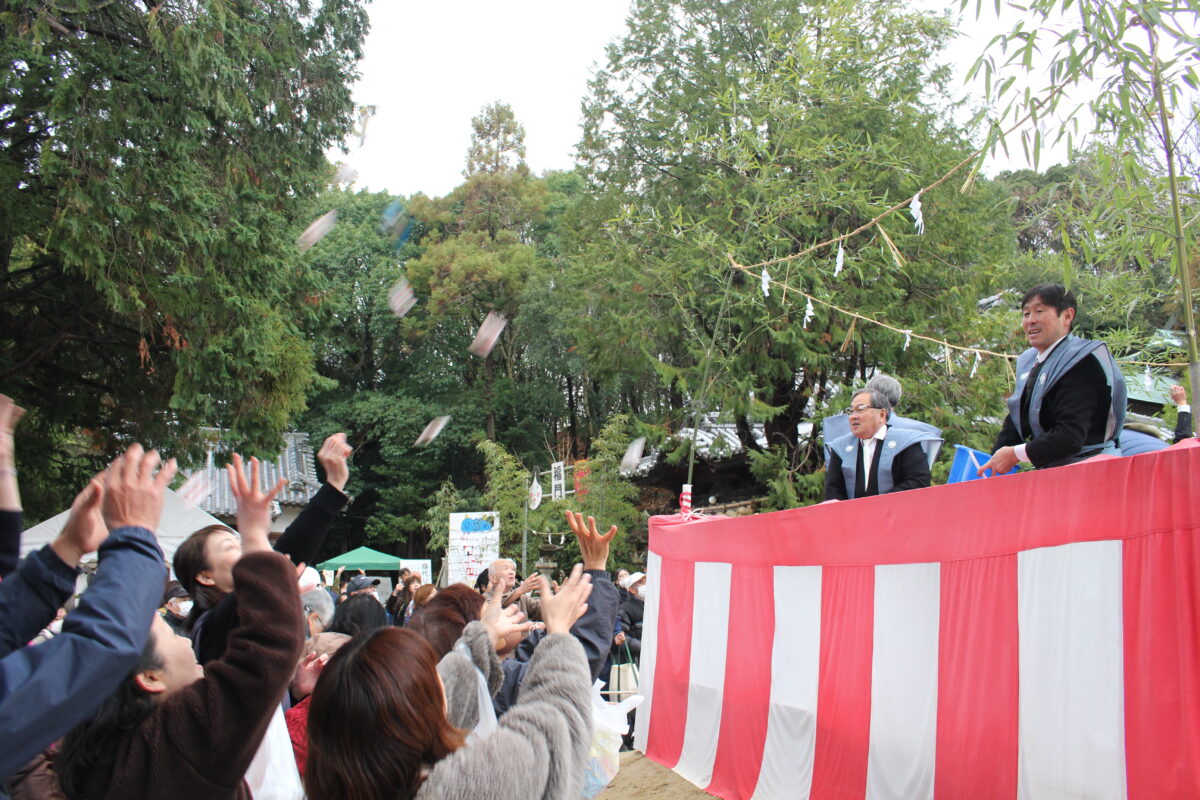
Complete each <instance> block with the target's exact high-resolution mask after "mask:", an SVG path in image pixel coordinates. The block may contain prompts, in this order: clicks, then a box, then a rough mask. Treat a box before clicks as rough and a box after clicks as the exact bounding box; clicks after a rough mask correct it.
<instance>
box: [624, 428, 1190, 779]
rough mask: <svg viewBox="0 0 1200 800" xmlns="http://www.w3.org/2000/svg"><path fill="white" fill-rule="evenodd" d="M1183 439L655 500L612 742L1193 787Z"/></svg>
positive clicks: (936, 774)
mask: <svg viewBox="0 0 1200 800" xmlns="http://www.w3.org/2000/svg"><path fill="white" fill-rule="evenodd" d="M1198 528H1200V445H1197V444H1196V442H1195V440H1191V441H1190V442H1188V443H1185V444H1182V445H1178V446H1176V447H1173V448H1170V449H1168V450H1165V451H1162V452H1159V453H1152V454H1148V455H1144V456H1137V457H1133V458H1121V459H1116V458H1114V459H1094V460H1092V461H1089V462H1085V463H1082V464H1079V465H1075V466H1071V467H1064V468H1059V469H1053V470H1047V471H1045V472H1037V473H1025V474H1020V475H1014V476H1010V477H1002V478H994V479H990V480H985V481H974V482H970V483H962V484H955V485H951V486H938V487H933V488H930V489H922V490H918V491H910V492H902V493H899V494H895V495H886V496H882V497H872V498H864V499H861V500H855V501H851V502H844V503H835V504H829V505H821V506H812V507H808V508H802V509H796V510H793V511H784V512H778V513H773V514H761V515H758V516H756V517H750V518H737V519H724V518H702V519H698V520H690V521H689V520H687V519H684V518H682V517H679V516H672V517H655V518H653V519H652V520H651V524H650V556H649V559H648V562H649V563H648V569H647V572H648V574H649V581H648V584H649V589H648V592H647V601H646V614H645V623H644V630H643V645H642V670H641V675H642V689H643V692H644V694H645V695H646V702H645V704H644V705H643V706H642V708H641V709H640V710H639V711H638V720H637V727H636V746H637V748H638V749H639V750H642V751H643V752H645V753H646V755H647V756H648V757H650V758H651V759H653V760H655V761H658V762H659V763H662V764H664V765H666V766H668V767H671V768H673V769H674V770H675V771H676V772H678V773H679V774H680V775H683V776H684V777H685V778H687V779H688V780H690V781H691V782H693V783H695V784H696V785H697V786H700V787H701V788H703V789H706V790H707V791H708V792H709V793H711V794H714V795H717V796H719V797H723V798H728V799H729V800H733V799H734V798H789V799H791V798H812V800H843V798H845V799H846V800H860V799H861V798H867V799H868V800H883V799H884V798H895V800H920V799H921V798H936V799H937V800H990V799H991V798H995V799H996V800H1018V799H1019V800H1057V799H1058V798H1063V799H1064V800H1065V799H1066V798H1089V800H1092V799H1095V800H1109V799H1111V800H1118V799H1120V800H1124V799H1125V798H1129V800H1142V799H1144V800H1172V799H1173V798H1179V799H1180V800H1182V799H1183V798H1188V799H1189V800H1195V799H1196V798H1200V542H1198V537H1200V531H1198Z"/></svg>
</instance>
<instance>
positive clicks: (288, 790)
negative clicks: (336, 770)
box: [246, 706, 304, 800]
mask: <svg viewBox="0 0 1200 800" xmlns="http://www.w3.org/2000/svg"><path fill="white" fill-rule="evenodd" d="M246 783H247V784H248V785H249V786H250V794H251V795H252V796H253V797H254V800H303V798H304V785H303V784H302V783H301V782H300V770H298V769H297V768H296V751H295V750H293V749H292V737H291V736H289V735H288V729H287V723H286V722H285V721H284V719H283V709H282V708H280V707H279V706H275V713H274V714H272V715H271V724H270V725H268V726H267V733H266V735H265V736H263V740H262V742H261V743H260V744H259V746H258V752H256V753H255V754H254V760H253V761H251V762H250V769H248V770H246Z"/></svg>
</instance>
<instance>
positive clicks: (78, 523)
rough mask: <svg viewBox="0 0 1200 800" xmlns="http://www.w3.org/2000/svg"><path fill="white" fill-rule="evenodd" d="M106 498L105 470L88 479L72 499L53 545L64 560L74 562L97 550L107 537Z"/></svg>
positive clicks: (71, 563)
mask: <svg viewBox="0 0 1200 800" xmlns="http://www.w3.org/2000/svg"><path fill="white" fill-rule="evenodd" d="M103 501H104V473H103V472H102V473H100V474H99V475H97V476H96V477H94V478H92V479H91V480H90V481H88V485H87V486H85V487H83V491H82V492H80V493H79V494H77V495H75V500H74V501H72V503H71V515H70V516H68V517H67V524H66V525H63V529H62V530H61V531H60V532H59V534H58V538H57V539H55V540H54V543H53V544H51V545H50V546H51V547H52V548H53V549H54V552H55V553H57V554H58V557H59V558H61V559H62V560H63V563H64V564H66V565H68V566H71V567H73V566H75V565H77V564H78V563H79V561H80V559H82V558H83V556H84V554H85V553H94V552H96V551H97V550H99V549H100V545H101V544H103V543H104V540H105V539H107V538H108V527H107V526H106V525H105V524H104V517H103V515H101V513H100V505H101V503H102V502H103Z"/></svg>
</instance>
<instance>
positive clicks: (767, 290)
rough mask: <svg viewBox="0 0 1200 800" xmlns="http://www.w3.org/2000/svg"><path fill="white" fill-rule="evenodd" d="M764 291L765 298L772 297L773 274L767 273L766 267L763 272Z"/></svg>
mask: <svg viewBox="0 0 1200 800" xmlns="http://www.w3.org/2000/svg"><path fill="white" fill-rule="evenodd" d="M762 290H763V297H770V296H771V273H769V272H767V268H766V267H763V271H762Z"/></svg>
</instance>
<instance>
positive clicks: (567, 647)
mask: <svg viewBox="0 0 1200 800" xmlns="http://www.w3.org/2000/svg"><path fill="white" fill-rule="evenodd" d="M591 742H592V709H591V686H590V685H589V681H588V663H587V659H586V657H585V656H584V653H583V647H582V646H581V645H580V644H579V642H578V641H577V640H576V639H575V637H573V636H570V635H569V634H552V635H550V636H547V637H546V638H545V639H544V640H543V641H542V642H541V644H539V645H538V648H537V650H536V651H535V652H534V654H533V657H532V658H531V659H530V660H529V670H528V672H527V674H526V676H525V682H524V684H523V685H522V687H521V698H520V701H519V702H518V703H517V705H516V706H514V707H513V708H512V709H511V710H509V712H508V713H507V714H505V715H504V716H503V717H501V718H500V724H499V727H498V728H497V729H496V731H495V732H493V733H492V735H491V736H489V737H488V738H487V739H484V740H483V741H482V742H476V743H474V744H470V745H466V746H464V747H462V748H460V749H459V750H457V751H455V752H454V753H451V754H450V755H449V756H447V757H446V758H443V759H442V760H441V761H439V762H438V763H437V764H435V765H434V767H433V769H432V770H431V771H430V773H429V775H428V777H427V778H426V779H425V782H424V783H423V784H422V785H421V789H420V791H419V792H418V793H417V798H418V800H433V799H434V798H446V797H531V798H542V799H543V800H558V799H559V798H576V797H579V796H580V795H581V793H582V790H583V773H584V770H585V769H586V766H587V760H588V750H589V748H590V747H591ZM498 765H503V768H502V769H501V768H498Z"/></svg>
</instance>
